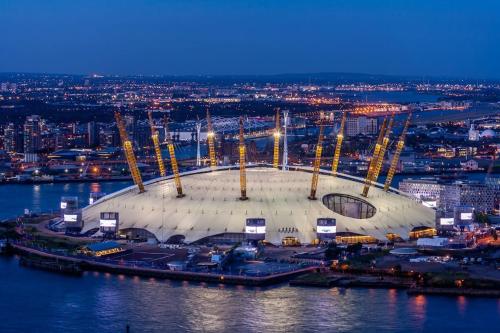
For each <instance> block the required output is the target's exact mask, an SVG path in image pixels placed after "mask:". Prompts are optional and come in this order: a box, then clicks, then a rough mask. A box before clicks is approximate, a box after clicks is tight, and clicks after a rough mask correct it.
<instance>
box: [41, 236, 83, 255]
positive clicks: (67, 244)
mask: <svg viewBox="0 0 500 333" xmlns="http://www.w3.org/2000/svg"><path fill="white" fill-rule="evenodd" d="M33 242H34V243H35V244H36V245H37V246H40V247H44V248H47V249H51V250H67V251H70V252H72V251H75V250H76V249H78V248H79V247H80V246H82V245H84V244H87V243H88V242H87V241H84V240H77V239H74V238H69V237H57V238H54V237H49V236H42V235H36V237H35V238H34V239H33Z"/></svg>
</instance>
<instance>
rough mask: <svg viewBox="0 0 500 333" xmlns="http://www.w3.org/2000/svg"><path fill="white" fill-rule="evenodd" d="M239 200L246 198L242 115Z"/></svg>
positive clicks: (241, 120) (241, 121) (241, 118)
mask: <svg viewBox="0 0 500 333" xmlns="http://www.w3.org/2000/svg"><path fill="white" fill-rule="evenodd" d="M239 148H240V190H241V196H240V200H247V199H248V197H247V174H246V170H245V153H246V152H245V138H244V136H243V117H240V147H239Z"/></svg>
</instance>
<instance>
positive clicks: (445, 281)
mask: <svg viewBox="0 0 500 333" xmlns="http://www.w3.org/2000/svg"><path fill="white" fill-rule="evenodd" d="M425 277H426V278H425V284H426V285H427V286H431V287H436V288H453V287H459V288H473V289H499V288H500V282H498V281H494V280H487V279H476V278H471V277H470V276H469V274H468V273H465V272H440V273H426V274H425Z"/></svg>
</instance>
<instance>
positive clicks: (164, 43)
mask: <svg viewBox="0 0 500 333" xmlns="http://www.w3.org/2000/svg"><path fill="white" fill-rule="evenodd" d="M0 31H1V33H0V72H6V71H21V72H50V73H83V74H87V73H94V72H95V73H102V74H147V75H153V74H179V75H180V74H274V73H306V72H308V73H311V72H358V73H374V74H402V75H405V74H407V75H418V76H441V75H444V76H454V77H468V78H500V1H497V0H480V1H473V0H419V1H417V0H399V1H398V0H329V1H321V0H309V1H296V0H274V1H273V0H267V1H265V0H253V1H251V0H248V1H243V0H242V1H239V0H212V1H211V0H179V1H174V0H172V1H168V0H164V1H160V0H156V1H155V0H142V1H141V0H136V1H128V0H114V1H113V0H108V1H107V0H0Z"/></svg>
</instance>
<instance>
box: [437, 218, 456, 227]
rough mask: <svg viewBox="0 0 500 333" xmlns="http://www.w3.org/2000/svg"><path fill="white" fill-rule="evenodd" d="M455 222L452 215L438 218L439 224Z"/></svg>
mask: <svg viewBox="0 0 500 333" xmlns="http://www.w3.org/2000/svg"><path fill="white" fill-rule="evenodd" d="M454 223H455V219H454V218H453V217H442V218H440V219H439V224H441V225H453V224H454Z"/></svg>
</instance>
